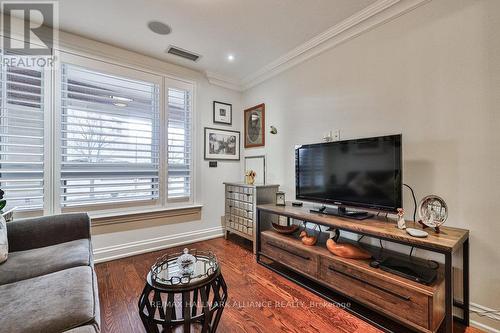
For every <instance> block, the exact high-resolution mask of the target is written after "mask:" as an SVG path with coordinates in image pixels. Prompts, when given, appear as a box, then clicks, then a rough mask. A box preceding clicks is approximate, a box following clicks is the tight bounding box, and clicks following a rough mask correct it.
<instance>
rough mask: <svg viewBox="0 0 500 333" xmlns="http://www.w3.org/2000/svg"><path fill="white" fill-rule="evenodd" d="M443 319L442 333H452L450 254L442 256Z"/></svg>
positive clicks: (451, 267)
mask: <svg viewBox="0 0 500 333" xmlns="http://www.w3.org/2000/svg"><path fill="white" fill-rule="evenodd" d="M444 266H445V267H444V284H445V293H444V295H445V312H444V314H445V317H444V325H445V327H444V332H446V333H453V265H452V254H451V252H449V253H445V254H444Z"/></svg>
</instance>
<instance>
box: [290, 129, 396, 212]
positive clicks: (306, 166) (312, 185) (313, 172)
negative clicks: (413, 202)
mask: <svg viewBox="0 0 500 333" xmlns="http://www.w3.org/2000/svg"><path fill="white" fill-rule="evenodd" d="M401 159H402V157H401V135H390V136H382V137H374V138H366V139H355V140H346V141H336V142H329V143H320V144H311V145H302V146H300V147H298V148H296V151H295V164H296V176H295V179H296V196H297V199H299V200H307V201H315V202H321V203H327V204H334V205H342V206H344V205H345V206H354V207H364V208H371V209H376V210H384V211H391V212H393V211H396V209H397V208H399V207H401V206H402V203H401V201H402V199H401V196H402V194H401V191H402V180H401V178H402V162H401Z"/></svg>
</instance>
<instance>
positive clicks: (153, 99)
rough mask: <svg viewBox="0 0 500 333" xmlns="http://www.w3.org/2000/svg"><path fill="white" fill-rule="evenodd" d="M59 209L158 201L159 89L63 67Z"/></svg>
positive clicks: (148, 83) (154, 85)
mask: <svg viewBox="0 0 500 333" xmlns="http://www.w3.org/2000/svg"><path fill="white" fill-rule="evenodd" d="M61 109H62V114H61V116H62V119H61V125H62V126H61V128H62V147H61V148H62V156H61V157H62V160H61V190H60V196H61V206H62V207H72V206H88V205H97V204H110V203H117V202H129V201H144V200H150V201H152V200H157V199H158V198H159V163H160V156H159V151H160V146H159V144H160V143H159V126H160V122H159V85H158V84H156V83H150V82H143V81H139V80H132V79H128V78H125V77H120V76H114V75H108V74H103V73H100V72H96V71H92V70H88V69H85V68H82V67H78V66H74V65H69V64H63V68H62V94H61Z"/></svg>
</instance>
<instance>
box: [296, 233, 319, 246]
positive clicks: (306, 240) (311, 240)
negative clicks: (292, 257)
mask: <svg viewBox="0 0 500 333" xmlns="http://www.w3.org/2000/svg"><path fill="white" fill-rule="evenodd" d="M299 237H300V238H301V241H302V244H304V245H308V246H313V245H316V242H317V241H318V237H316V236H309V234H308V233H307V231H305V230H302V231H301V232H300V235H299Z"/></svg>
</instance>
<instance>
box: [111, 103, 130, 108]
mask: <svg viewBox="0 0 500 333" xmlns="http://www.w3.org/2000/svg"><path fill="white" fill-rule="evenodd" d="M113 105H114V106H118V107H120V108H124V107H126V106H128V104H125V103H113Z"/></svg>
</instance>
